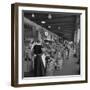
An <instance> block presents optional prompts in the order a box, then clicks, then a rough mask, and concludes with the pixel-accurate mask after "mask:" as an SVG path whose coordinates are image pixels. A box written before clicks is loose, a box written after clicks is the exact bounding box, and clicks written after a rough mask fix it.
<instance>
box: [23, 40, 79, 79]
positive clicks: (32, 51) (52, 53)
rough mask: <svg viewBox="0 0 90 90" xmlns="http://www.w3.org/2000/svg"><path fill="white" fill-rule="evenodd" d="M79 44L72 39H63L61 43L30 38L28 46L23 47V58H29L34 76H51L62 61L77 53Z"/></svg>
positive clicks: (60, 66)
mask: <svg viewBox="0 0 90 90" xmlns="http://www.w3.org/2000/svg"><path fill="white" fill-rule="evenodd" d="M77 48H79V44H75V43H73V42H72V41H71V42H69V41H67V40H63V43H60V42H57V41H49V40H44V41H43V42H41V41H40V40H37V41H34V39H31V40H30V43H29V46H28V47H27V48H26V47H25V50H24V51H25V60H29V61H30V62H31V64H30V70H31V71H32V73H33V75H32V76H34V77H39V76H53V74H54V71H55V70H61V69H62V68H63V63H64V62H65V60H68V59H69V58H70V57H72V56H78V58H79V53H78V55H77V52H78V51H77V50H79V49H77Z"/></svg>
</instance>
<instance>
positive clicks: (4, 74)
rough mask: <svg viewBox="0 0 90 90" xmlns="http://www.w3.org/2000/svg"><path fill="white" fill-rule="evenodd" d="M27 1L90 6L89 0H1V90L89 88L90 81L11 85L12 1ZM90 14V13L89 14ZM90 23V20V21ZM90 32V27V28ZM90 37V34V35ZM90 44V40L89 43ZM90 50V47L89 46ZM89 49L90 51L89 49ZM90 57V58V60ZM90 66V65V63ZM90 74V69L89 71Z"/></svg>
mask: <svg viewBox="0 0 90 90" xmlns="http://www.w3.org/2000/svg"><path fill="white" fill-rule="evenodd" d="M14 2H26V3H43V4H58V5H60V4H62V5H74V6H89V0H1V1H0V90H16V89H18V90H24V89H25V90H30V89H31V90H37V89H39V90H50V89H52V90H55V89H56V90H70V89H73V90H84V89H85V90H89V88H90V78H89V83H86V84H71V85H55V86H39V87H24V88H13V87H11V86H10V78H11V74H10V73H11V21H10V20H11V6H10V5H11V3H14ZM89 9H90V6H89ZM89 14H90V12H89ZM88 16H90V15H88ZM89 19H90V17H89ZM89 23H90V21H89ZM88 30H89V31H88V33H90V27H89V29H88ZM89 38H90V35H89ZM88 44H89V45H88V46H90V42H89V43H88ZM88 49H89V50H90V47H89V48H88ZM89 50H88V51H89ZM89 53H90V51H89ZM89 59H90V57H89ZM89 59H88V60H89ZM88 63H90V61H88ZM89 68H90V65H89ZM88 74H89V75H88V76H90V70H89V72H88Z"/></svg>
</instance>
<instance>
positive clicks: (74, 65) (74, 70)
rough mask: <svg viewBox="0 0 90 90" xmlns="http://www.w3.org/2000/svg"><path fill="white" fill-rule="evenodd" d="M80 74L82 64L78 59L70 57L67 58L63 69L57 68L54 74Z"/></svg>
mask: <svg viewBox="0 0 90 90" xmlns="http://www.w3.org/2000/svg"><path fill="white" fill-rule="evenodd" d="M78 74H80V65H79V63H78V59H77V58H75V57H70V58H69V59H67V60H65V61H64V63H63V66H62V69H61V70H55V71H54V75H78Z"/></svg>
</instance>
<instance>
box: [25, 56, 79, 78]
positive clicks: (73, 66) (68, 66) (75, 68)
mask: <svg viewBox="0 0 90 90" xmlns="http://www.w3.org/2000/svg"><path fill="white" fill-rule="evenodd" d="M79 74H80V65H79V63H78V59H77V58H75V57H69V59H66V60H64V62H63V65H62V69H58V70H56V69H55V70H54V73H53V76H61V75H79ZM24 76H25V77H33V71H31V72H28V73H25V75H24Z"/></svg>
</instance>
